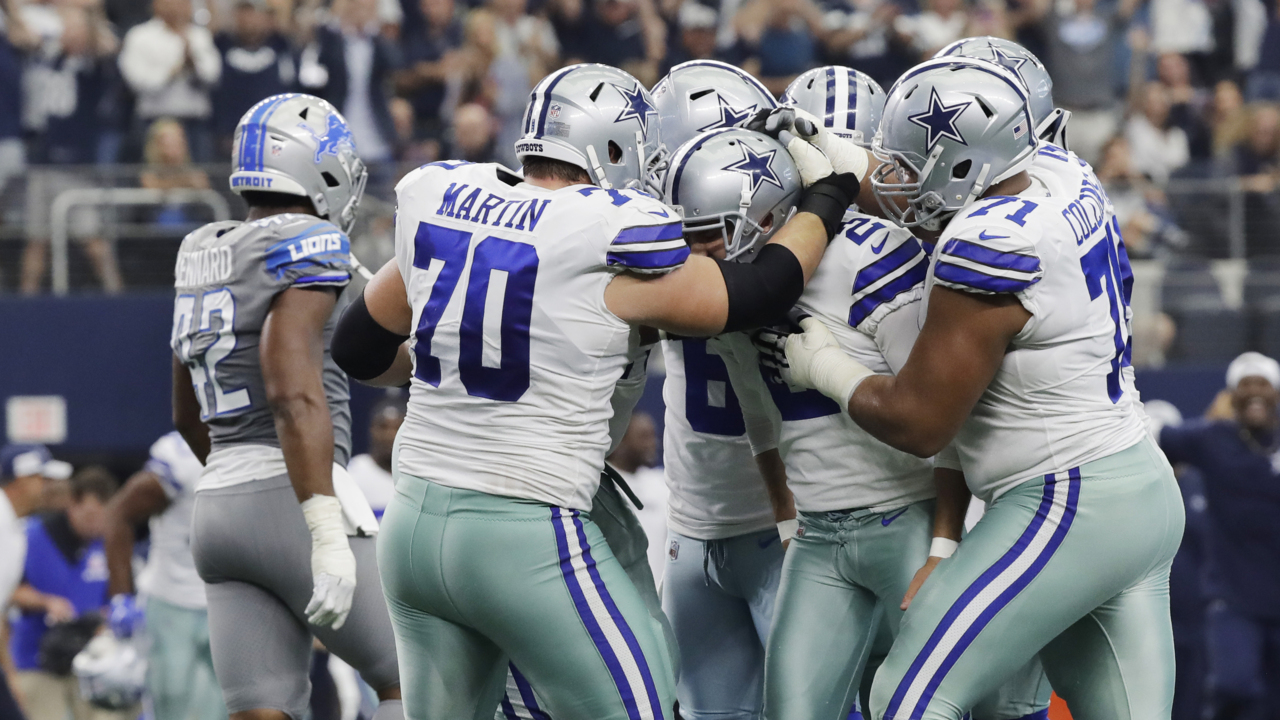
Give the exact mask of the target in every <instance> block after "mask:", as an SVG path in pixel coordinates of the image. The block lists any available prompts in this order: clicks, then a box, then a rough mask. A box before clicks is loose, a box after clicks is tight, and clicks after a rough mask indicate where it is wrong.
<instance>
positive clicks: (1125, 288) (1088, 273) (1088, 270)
mask: <svg viewBox="0 0 1280 720" xmlns="http://www.w3.org/2000/svg"><path fill="white" fill-rule="evenodd" d="M1080 269H1081V270H1083V271H1084V280H1085V285H1086V286H1087V287H1088V288H1089V299H1090V300H1096V299H1097V298H1098V297H1099V296H1100V295H1102V294H1103V293H1104V292H1105V293H1106V294H1107V306H1108V309H1109V310H1110V311H1111V322H1112V323H1113V324H1114V325H1115V335H1114V341H1115V350H1116V354H1115V357H1113V358H1111V371H1110V372H1108V373H1107V396H1108V397H1110V398H1111V402H1113V403H1115V402H1118V401H1119V400H1120V396H1121V395H1123V394H1124V390H1123V389H1122V388H1121V386H1120V369H1121V368H1123V367H1126V366H1128V365H1129V364H1130V352H1131V347H1132V346H1131V339H1130V337H1129V326H1128V322H1127V308H1128V307H1129V295H1130V293H1131V292H1132V288H1133V271H1132V270H1131V269H1130V267H1129V256H1128V253H1126V252H1125V249H1124V242H1123V240H1121V239H1120V226H1119V224H1118V223H1117V222H1116V220H1115V219H1114V218H1112V220H1111V223H1110V224H1109V225H1107V226H1106V237H1104V238H1103V239H1101V240H1099V241H1098V242H1097V243H1096V244H1094V246H1093V247H1091V248H1089V251H1088V252H1086V253H1085V254H1084V255H1083V256H1082V257H1081V258H1080Z"/></svg>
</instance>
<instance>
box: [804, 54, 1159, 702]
mask: <svg viewBox="0 0 1280 720" xmlns="http://www.w3.org/2000/svg"><path fill="white" fill-rule="evenodd" d="M1041 147H1042V146H1041V142H1040V141H1039V139H1038V138H1037V137H1036V133H1035V132H1034V121H1033V117H1032V115H1031V112H1030V108H1029V101H1028V97H1027V91H1026V88H1025V86H1024V85H1023V83H1022V81H1021V80H1020V79H1019V78H1018V77H1017V76H1016V75H1014V74H1012V73H1010V72H1009V71H1008V70H1006V69H1005V68H1003V67H1001V66H999V65H994V64H990V63H984V62H982V61H976V60H965V61H955V60H952V59H941V60H934V61H931V62H927V63H924V64H922V65H920V66H917V67H916V68H914V69H913V70H911V71H909V72H908V73H906V74H905V75H904V76H903V77H902V78H901V79H900V80H899V81H898V82H897V83H896V84H895V85H894V87H893V89H891V90H890V92H889V96H888V101H887V103H886V106H885V112H884V117H883V120H882V122H881V126H880V134H879V135H878V137H877V141H876V150H877V153H878V154H880V155H882V156H883V157H884V158H885V159H886V160H887V162H886V163H885V164H884V165H883V166H882V167H881V168H880V169H879V170H877V172H876V174H875V177H874V179H873V183H874V187H875V190H876V195H877V197H878V198H879V199H880V200H881V202H882V205H883V207H884V209H885V211H886V212H887V213H888V214H889V215H890V216H891V217H893V218H894V220H895V221H896V222H898V223H899V224H900V225H903V226H908V227H920V228H922V229H923V230H924V231H939V232H940V233H941V236H940V238H939V240H938V243H937V246H936V249H935V251H934V253H933V255H932V257H931V259H930V267H929V273H928V275H927V277H926V281H925V288H926V291H927V296H926V298H925V302H926V303H927V305H926V307H925V316H924V324H923V327H922V329H921V332H920V336H919V338H918V339H917V341H916V345H915V347H914V348H913V349H912V351H911V354H910V356H909V357H908V359H907V362H906V364H905V365H904V366H903V367H902V369H901V370H900V371H899V373H898V374H897V375H896V376H889V375H885V374H879V373H876V372H875V371H874V370H872V369H869V368H867V367H866V366H865V365H863V364H862V363H859V362H858V361H857V360H856V359H854V358H852V357H850V356H849V355H847V354H845V353H844V352H843V351H842V350H841V349H840V348H839V346H838V344H837V343H836V342H835V340H834V339H833V338H832V336H831V333H830V331H829V330H828V329H827V328H826V327H825V326H824V325H822V323H821V322H819V321H817V320H806V321H804V327H805V332H804V333H803V334H798V335H793V336H791V337H790V338H788V339H787V342H786V357H787V361H788V363H789V365H790V374H791V379H792V380H793V381H795V382H798V383H799V384H803V385H807V386H810V387H814V388H817V389H819V390H821V391H822V392H823V393H824V394H826V395H827V396H828V397H831V398H832V399H834V400H836V401H837V402H838V403H839V404H840V406H841V407H844V408H846V409H847V411H848V414H849V416H850V417H852V418H853V420H854V421H855V422H857V423H858V424H859V425H860V426H862V427H863V428H864V429H866V430H867V431H868V432H870V433H871V434H872V435H874V436H875V437H877V438H879V439H881V440H883V441H884V442H886V443H887V444H889V445H892V446H894V447H897V448H899V449H902V450H905V451H907V452H910V453H912V454H915V455H919V456H921V457H925V456H929V455H932V454H934V453H937V452H939V451H940V450H942V449H943V448H944V447H946V446H947V445H948V444H950V443H952V442H954V443H955V446H956V450H957V451H958V454H959V458H960V462H961V464H962V466H963V468H964V471H965V476H966V479H967V481H968V484H969V487H970V489H971V490H972V491H973V493H974V494H975V495H977V496H978V497H979V498H981V499H983V500H984V501H986V502H987V503H988V511H987V514H986V515H985V516H984V517H983V519H982V520H981V521H979V522H978V524H977V525H976V526H975V527H974V529H973V532H972V533H970V534H969V535H968V536H967V537H966V538H965V541H964V542H963V543H962V544H961V545H960V547H959V549H958V550H956V552H955V554H954V555H952V556H951V557H950V558H948V559H946V560H943V561H942V562H940V563H939V564H938V566H937V568H936V570H934V572H933V574H932V576H931V577H930V579H929V581H928V582H927V583H926V584H925V585H924V587H923V589H922V590H921V592H920V593H919V595H917V596H916V598H915V600H914V601H913V603H912V605H911V607H910V609H909V610H908V612H907V614H906V617H905V620H904V622H903V625H902V630H901V633H900V634H899V636H898V640H897V642H896V643H895V645H894V647H893V649H892V651H891V652H890V654H889V656H888V658H887V659H886V660H885V663H884V665H883V666H882V667H881V669H880V671H879V673H878V674H877V676H876V680H875V684H874V687H873V690H872V697H871V714H872V717H874V718H875V719H876V720H882V719H883V718H953V719H954V718H959V717H961V715H962V714H963V713H964V712H965V711H966V710H967V709H968V708H970V707H972V706H973V704H974V703H975V702H976V701H977V700H978V699H979V698H981V697H982V696H983V695H985V694H987V693H989V692H991V691H992V690H994V689H995V688H996V687H997V686H998V685H999V684H1000V683H1002V682H1003V681H1004V680H1005V679H1007V678H1008V677H1009V676H1010V675H1011V674H1012V673H1014V672H1015V671H1016V670H1017V669H1018V668H1019V667H1020V666H1022V665H1023V664H1025V663H1026V662H1027V661H1028V660H1030V659H1031V658H1032V657H1033V656H1034V655H1036V654H1037V653H1038V654H1039V655H1040V658H1041V660H1042V661H1043V663H1044V667H1045V671H1046V673H1047V674H1048V677H1049V680H1050V681H1051V682H1052V684H1053V686H1054V688H1055V690H1057V692H1058V693H1059V694H1060V695H1061V696H1062V697H1063V698H1064V699H1065V700H1066V701H1067V703H1068V705H1069V706H1070V707H1071V708H1072V712H1073V713H1075V714H1076V715H1077V716H1079V717H1089V718H1092V717H1098V718H1103V717H1105V718H1116V717H1120V718H1131V719H1135V720H1136V719H1138V718H1152V719H1155V718H1167V717H1168V716H1169V712H1170V707H1171V704H1172V692H1173V640H1172V632H1171V629H1170V621H1169V605H1168V578H1169V565H1170V563H1171V561H1172V558H1173V555H1174V553H1175V552H1176V550H1177V547H1178V544H1179V541H1180V539H1181V535H1182V526H1183V509H1182V503H1181V498H1180V495H1179V492H1178V488H1177V485H1176V483H1175V481H1174V478H1173V473H1172V470H1171V469H1170V468H1169V465H1168V463H1167V462H1166V461H1165V459H1164V457H1163V455H1162V454H1161V453H1160V452H1159V450H1158V449H1157V448H1156V447H1155V446H1154V444H1153V442H1152V441H1151V439H1150V438H1149V437H1148V436H1147V434H1146V432H1145V430H1144V426H1143V416H1142V411H1141V405H1140V403H1139V401H1138V398H1137V394H1136V392H1135V391H1134V389H1133V386H1132V383H1131V382H1129V381H1128V375H1127V373H1126V369H1127V368H1126V365H1127V362H1128V352H1129V337H1130V336H1129V322H1128V315H1127V312H1128V308H1127V301H1128V297H1127V296H1128V288H1127V284H1126V281H1125V272H1126V270H1125V268H1126V266H1127V262H1126V261H1125V260H1124V245H1123V243H1122V242H1121V240H1120V237H1119V229H1118V224H1117V223H1116V221H1115V218H1114V215H1113V213H1112V209H1111V207H1110V206H1109V204H1108V203H1106V201H1105V196H1104V195H1102V194H1101V193H1100V191H1099V189H1098V188H1097V185H1096V181H1095V180H1094V179H1093V178H1092V177H1091V175H1092V173H1089V172H1085V171H1086V170H1087V167H1084V166H1082V165H1081V164H1080V163H1079V162H1077V161H1074V160H1073V159H1072V158H1071V156H1069V155H1066V154H1065V153H1062V154H1061V155H1060V157H1059V158H1058V159H1057V160H1056V162H1059V163H1061V165H1062V169H1060V170H1057V171H1047V170H1045V169H1044V163H1045V162H1047V161H1048V160H1051V159H1054V158H1051V157H1050V158H1046V159H1045V160H1043V161H1037V158H1038V157H1045V156H1042V155H1039V154H1038V153H1039V151H1040V150H1041ZM1046 147H1047V150H1048V152H1049V154H1050V155H1058V154H1059V152H1060V151H1059V150H1058V149H1056V148H1054V147H1053V146H1046ZM1073 168H1074V169H1073ZM1068 170H1070V171H1071V172H1073V173H1074V178H1075V180H1074V182H1073V181H1069V178H1070V177H1071V175H1070V173H1068V172H1067V171H1068Z"/></svg>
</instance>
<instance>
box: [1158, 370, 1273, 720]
mask: <svg viewBox="0 0 1280 720" xmlns="http://www.w3.org/2000/svg"><path fill="white" fill-rule="evenodd" d="M1227 387H1228V389H1229V390H1230V392H1231V401H1232V407H1233V410H1234V418H1233V419H1228V420H1218V421H1207V420H1206V421H1201V422H1190V423H1186V424H1184V425H1181V426H1172V427H1165V428H1164V429H1163V430H1161V431H1160V434H1159V437H1160V446H1161V448H1163V449H1164V452H1165V455H1167V456H1168V458H1169V461H1170V462H1172V463H1175V464H1178V463H1185V464H1187V465H1190V466H1192V467H1194V468H1196V469H1197V470H1199V471H1200V473H1201V474H1202V475H1203V476H1204V493H1205V499H1206V500H1207V505H1208V514H1209V519H1210V523H1209V532H1210V533H1211V536H1212V537H1211V540H1212V541H1211V542H1210V543H1208V548H1209V555H1210V558H1211V563H1212V565H1213V567H1214V568H1215V570H1216V571H1217V572H1216V575H1215V577H1216V579H1217V582H1216V583H1215V587H1216V589H1217V591H1218V593H1219V594H1220V596H1221V597H1220V598H1218V599H1217V600H1216V601H1215V602H1214V603H1213V605H1212V607H1211V609H1210V613H1209V620H1208V628H1209V633H1208V645H1209V662H1210V674H1209V677H1210V691H1211V696H1212V699H1213V701H1214V703H1215V704H1216V708H1215V710H1216V712H1215V713H1214V715H1213V717H1215V718H1217V719H1219V720H1228V719H1234V718H1242V719H1243V718H1271V717H1275V716H1276V715H1277V714H1280V706H1278V705H1277V703H1278V702H1280V665H1278V664H1277V663H1280V564H1277V563H1276V562H1275V558H1276V557H1280V526H1277V524H1276V522H1275V518H1276V517H1277V515H1280V486H1277V483H1276V474H1277V466H1280V454H1277V448H1280V434H1278V428H1277V424H1278V423H1277V415H1276V402H1277V392H1276V389H1277V387H1280V365H1277V363H1276V361H1275V360H1273V359H1271V358H1268V357H1265V356H1263V355H1260V354H1259V353H1253V352H1250V353H1245V354H1243V355H1241V356H1240V357H1238V358H1236V359H1235V360H1234V361H1232V363H1231V365H1230V367H1229V368H1228V369H1227Z"/></svg>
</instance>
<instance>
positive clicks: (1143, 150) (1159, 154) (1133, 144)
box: [1073, 82, 1190, 185]
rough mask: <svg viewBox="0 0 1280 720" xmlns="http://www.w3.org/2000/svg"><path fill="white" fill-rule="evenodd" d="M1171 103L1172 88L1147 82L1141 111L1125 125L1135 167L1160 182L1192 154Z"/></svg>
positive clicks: (1165, 179) (1183, 163)
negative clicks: (1171, 114) (1174, 120)
mask: <svg viewBox="0 0 1280 720" xmlns="http://www.w3.org/2000/svg"><path fill="white" fill-rule="evenodd" d="M1169 106H1170V103H1169V90H1168V88H1166V87H1165V86H1164V85H1161V84H1160V83H1158V82H1150V83H1147V85H1146V87H1145V88H1144V90H1143V92H1142V106H1141V108H1140V109H1139V110H1140V112H1137V113H1135V114H1134V115H1132V116H1131V117H1130V118H1129V122H1128V124H1127V126H1126V127H1125V138H1126V139H1128V141H1129V154H1130V157H1131V159H1132V162H1133V167H1134V169H1135V170H1137V171H1138V172H1140V173H1143V174H1145V175H1146V176H1147V177H1149V178H1151V180H1152V181H1153V182H1155V183H1158V184H1160V185H1163V184H1165V183H1166V182H1168V181H1169V174H1170V173H1171V172H1173V171H1174V170H1177V169H1178V168H1180V167H1182V166H1183V165H1186V164H1187V160H1188V159H1189V157H1190V154H1189V151H1188V146H1187V134H1186V133H1185V132H1183V131H1182V128H1180V127H1176V126H1174V125H1173V124H1172V123H1171V121H1170V117H1169V110H1170V107H1169ZM1073 120H1074V118H1073Z"/></svg>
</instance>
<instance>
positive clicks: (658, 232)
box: [610, 222, 684, 247]
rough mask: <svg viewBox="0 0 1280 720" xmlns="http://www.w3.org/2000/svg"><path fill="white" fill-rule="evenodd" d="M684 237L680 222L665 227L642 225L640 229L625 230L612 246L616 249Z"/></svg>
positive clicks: (630, 228)
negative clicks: (619, 246)
mask: <svg viewBox="0 0 1280 720" xmlns="http://www.w3.org/2000/svg"><path fill="white" fill-rule="evenodd" d="M683 237H684V230H683V227H682V225H681V224H680V223H678V222H673V223H667V224H665V225H641V226H639V227H629V228H623V229H622V231H621V232H619V233H618V236H617V237H615V238H614V239H613V242H612V243H610V244H611V245H613V246H615V247H616V246H618V245H634V244H636V243H650V242H662V241H665V240H677V239H680V238H683Z"/></svg>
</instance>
